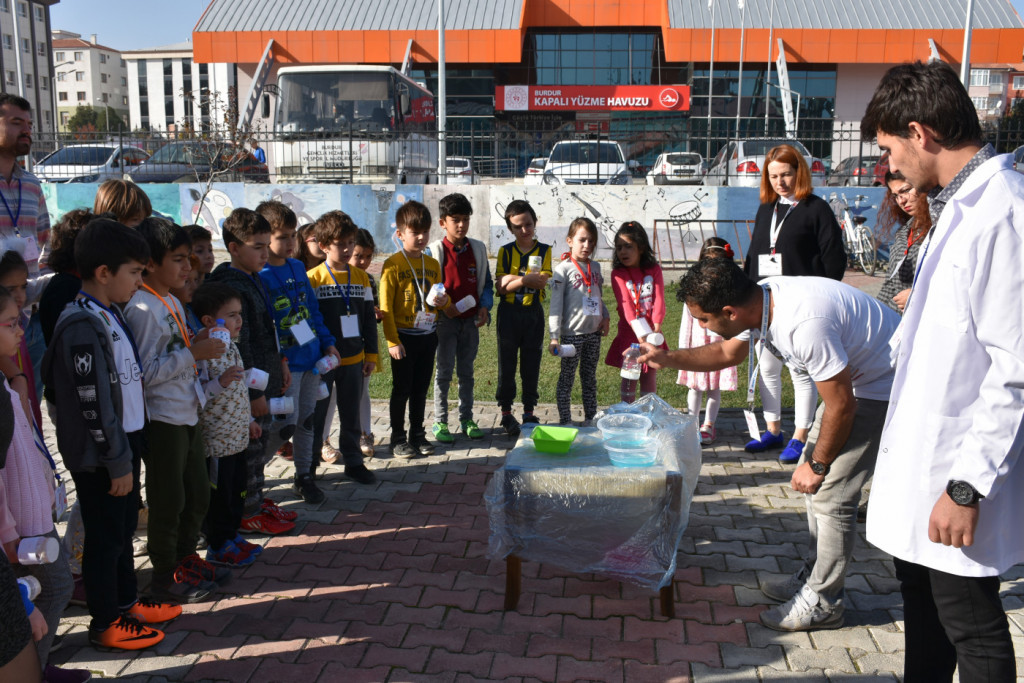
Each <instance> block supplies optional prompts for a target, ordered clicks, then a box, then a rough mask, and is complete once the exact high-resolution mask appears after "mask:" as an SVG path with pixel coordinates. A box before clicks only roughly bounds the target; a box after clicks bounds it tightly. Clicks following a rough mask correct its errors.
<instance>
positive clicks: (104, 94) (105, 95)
mask: <svg viewBox="0 0 1024 683" xmlns="http://www.w3.org/2000/svg"><path fill="white" fill-rule="evenodd" d="M102 99H103V104H106V103H107V99H109V95H107V93H103V97H102Z"/></svg>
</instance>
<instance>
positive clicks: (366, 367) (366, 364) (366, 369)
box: [363, 360, 377, 377]
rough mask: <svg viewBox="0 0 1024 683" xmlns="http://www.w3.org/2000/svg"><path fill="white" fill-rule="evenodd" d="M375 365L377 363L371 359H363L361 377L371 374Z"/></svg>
mask: <svg viewBox="0 0 1024 683" xmlns="http://www.w3.org/2000/svg"><path fill="white" fill-rule="evenodd" d="M376 367H377V364H376V363H374V362H373V361H371V360H364V361H363V377H369V376H370V375H372V374H373V371H374V369H375V368H376Z"/></svg>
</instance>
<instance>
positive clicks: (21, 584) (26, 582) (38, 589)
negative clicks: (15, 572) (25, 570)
mask: <svg viewBox="0 0 1024 683" xmlns="http://www.w3.org/2000/svg"><path fill="white" fill-rule="evenodd" d="M18 588H19V589H20V590H21V592H22V593H24V594H25V596H26V597H27V598H28V599H29V600H30V601H33V602H34V601H35V599H36V598H38V597H39V594H40V593H42V592H43V587H42V585H41V584H40V583H39V579H37V578H36V577H34V576H23V577H21V578H20V579H18Z"/></svg>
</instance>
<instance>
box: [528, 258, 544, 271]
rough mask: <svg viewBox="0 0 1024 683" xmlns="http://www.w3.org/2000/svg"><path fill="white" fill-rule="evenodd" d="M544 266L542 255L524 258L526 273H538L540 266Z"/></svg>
mask: <svg viewBox="0 0 1024 683" xmlns="http://www.w3.org/2000/svg"><path fill="white" fill-rule="evenodd" d="M543 267H544V257H543V256H531V257H530V258H528V259H526V272H528V273H539V272H540V270H541V268H543Z"/></svg>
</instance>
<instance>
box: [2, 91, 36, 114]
mask: <svg viewBox="0 0 1024 683" xmlns="http://www.w3.org/2000/svg"><path fill="white" fill-rule="evenodd" d="M5 104H12V105H14V106H15V107H17V108H18V109H21V110H22V111H32V105H31V104H29V103H28V100H26V99H25V98H24V97H18V96H17V95H15V94H13V93H9V92H5V93H0V107H2V106H4V105H5Z"/></svg>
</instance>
